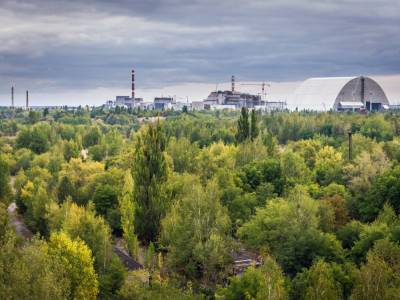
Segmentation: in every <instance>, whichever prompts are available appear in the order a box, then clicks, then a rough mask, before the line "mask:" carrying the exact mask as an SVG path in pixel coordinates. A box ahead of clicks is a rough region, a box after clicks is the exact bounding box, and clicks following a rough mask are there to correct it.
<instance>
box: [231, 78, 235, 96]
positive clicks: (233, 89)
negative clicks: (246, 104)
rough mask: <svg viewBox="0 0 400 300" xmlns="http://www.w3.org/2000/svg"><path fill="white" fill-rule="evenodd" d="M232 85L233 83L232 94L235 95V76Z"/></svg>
mask: <svg viewBox="0 0 400 300" xmlns="http://www.w3.org/2000/svg"><path fill="white" fill-rule="evenodd" d="M231 83H232V93H233V92H234V91H235V76H234V75H232V79H231Z"/></svg>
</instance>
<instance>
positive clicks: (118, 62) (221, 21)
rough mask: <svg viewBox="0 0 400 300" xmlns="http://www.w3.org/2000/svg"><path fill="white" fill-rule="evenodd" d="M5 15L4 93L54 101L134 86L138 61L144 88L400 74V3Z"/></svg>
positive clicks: (200, 3) (103, 7)
mask: <svg viewBox="0 0 400 300" xmlns="http://www.w3.org/2000/svg"><path fill="white" fill-rule="evenodd" d="M0 20H1V26H0V94H6V93H8V89H9V87H10V85H11V84H15V85H16V86H17V87H18V88H20V89H30V90H32V91H33V92H34V93H35V92H36V93H37V94H40V95H44V94H47V95H54V98H56V99H55V101H56V102H57V101H61V100H59V99H64V98H65V96H66V94H68V93H69V94H71V93H74V95H79V94H80V93H81V95H82V97H83V96H84V95H87V94H88V91H101V90H103V91H105V90H110V89H114V90H119V89H120V90H123V89H124V87H127V90H129V72H130V68H131V67H132V66H134V67H135V69H136V70H137V85H138V87H140V88H141V89H143V90H148V89H151V90H156V89H162V88H166V87H168V86H178V85H185V84H187V83H197V84H206V83H210V84H215V83H217V82H225V81H227V79H228V78H229V76H230V75H231V74H235V75H236V76H237V77H238V78H239V80H243V81H246V80H252V81H261V80H268V81H298V80H302V79H304V78H307V77H314V76H348V75H359V74H364V75H395V74H399V73H400V71H399V69H400V39H399V38H398V33H399V32H400V2H399V1H397V0H381V1H371V0H337V1H328V0H318V1H317V0H280V1H278V0H276V1H274V0H273V1H262V0H250V1H238V0H229V1H228V0H219V1H211V0H192V1H187V0H147V1H128V0H119V1H107V0H101V1H95V0H91V1H90V0H89V1H78V0H69V1H67V0H58V1H53V0H42V1H37V0H25V1H18V0H14V1H11V0H10V1H7V0H6V1H2V2H1V5H0ZM193 88H195V87H193ZM177 93H179V91H177ZM182 93H183V92H182ZM89 94H90V93H89ZM96 95H98V94H97V93H96ZM104 96H105V94H104ZM182 96H183V95H182ZM204 96H206V95H204ZM78 97H79V96H78ZM85 97H87V96H85ZM99 97H100V99H96V100H90V102H91V103H93V101H95V102H96V103H101V102H102V101H103V100H104V99H101V97H102V96H101V95H99ZM77 100H78V101H84V100H85V99H83V98H82V99H77ZM0 101H1V104H2V103H3V98H1V99H0ZM88 101H89V100H88Z"/></svg>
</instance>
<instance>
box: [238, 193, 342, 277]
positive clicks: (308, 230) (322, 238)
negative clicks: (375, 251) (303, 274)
mask: <svg viewBox="0 0 400 300" xmlns="http://www.w3.org/2000/svg"><path fill="white" fill-rule="evenodd" d="M318 208H319V205H318V202H317V201H315V200H313V199H311V198H310V197H309V196H308V195H307V194H306V193H305V192H304V191H303V190H301V189H295V190H294V191H293V192H292V193H291V194H290V195H289V199H274V200H269V201H268V202H267V205H266V207H265V208H260V209H258V210H257V213H256V215H255V216H254V217H253V218H251V219H250V220H249V221H248V222H247V223H245V224H244V225H243V226H242V227H241V228H239V230H238V235H239V237H240V238H241V239H242V240H243V241H244V242H245V243H246V244H247V245H248V246H249V247H251V248H255V249H258V250H260V249H262V248H265V247H266V248H268V249H269V250H270V251H271V253H272V254H273V255H274V256H275V257H276V259H277V261H278V263H279V264H280V265H281V266H282V268H283V270H284V271H285V273H287V274H290V275H295V274H296V273H297V272H298V271H300V270H301V269H302V268H303V267H309V266H311V264H312V262H313V261H314V259H315V258H317V257H324V258H325V259H326V260H327V261H337V262H341V261H342V260H343V255H344V254H343V250H342V248H341V246H340V244H339V242H338V241H337V240H336V238H335V237H334V236H333V235H331V234H327V233H323V232H321V230H320V229H319V224H320V221H319V217H318Z"/></svg>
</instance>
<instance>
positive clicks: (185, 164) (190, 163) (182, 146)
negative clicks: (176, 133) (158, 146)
mask: <svg viewBox="0 0 400 300" xmlns="http://www.w3.org/2000/svg"><path fill="white" fill-rule="evenodd" d="M167 152H168V154H169V155H170V156H171V157H172V160H173V163H174V171H175V172H179V173H183V172H189V173H193V172H195V171H196V167H197V164H196V159H194V158H195V157H196V156H197V155H198V153H199V148H198V147H197V145H196V144H193V143H190V141H189V140H188V139H186V138H184V137H183V138H180V139H175V138H171V140H170V141H169V143H168V147H167Z"/></svg>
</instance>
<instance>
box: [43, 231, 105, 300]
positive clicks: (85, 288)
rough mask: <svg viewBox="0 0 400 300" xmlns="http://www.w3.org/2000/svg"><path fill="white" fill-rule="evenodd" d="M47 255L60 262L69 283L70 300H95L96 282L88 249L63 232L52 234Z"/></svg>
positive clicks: (96, 292)
mask: <svg viewBox="0 0 400 300" xmlns="http://www.w3.org/2000/svg"><path fill="white" fill-rule="evenodd" d="M49 254H50V256H52V257H54V259H56V260H58V261H60V263H61V264H62V266H63V267H64V268H65V271H66V273H67V278H68V280H69V282H70V292H71V298H72V299H96V297H97V294H98V281H97V276H96V273H95V271H94V268H93V258H92V253H91V251H90V249H89V248H88V247H87V246H86V245H85V243H83V242H82V241H80V240H72V239H71V238H69V237H68V235H66V234H65V233H63V232H60V233H53V234H52V235H51V236H50V241H49Z"/></svg>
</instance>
